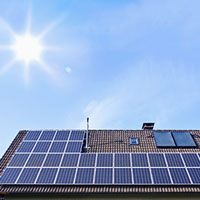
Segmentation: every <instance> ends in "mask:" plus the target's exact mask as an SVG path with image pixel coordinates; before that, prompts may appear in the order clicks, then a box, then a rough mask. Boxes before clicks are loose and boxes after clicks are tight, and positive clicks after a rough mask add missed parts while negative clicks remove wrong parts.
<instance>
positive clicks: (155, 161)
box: [148, 153, 166, 167]
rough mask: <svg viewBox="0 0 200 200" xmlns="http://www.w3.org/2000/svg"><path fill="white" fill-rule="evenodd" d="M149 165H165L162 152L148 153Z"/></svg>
mask: <svg viewBox="0 0 200 200" xmlns="http://www.w3.org/2000/svg"><path fill="white" fill-rule="evenodd" d="M148 155H149V161H150V166H151V167H166V163H165V159H164V156H163V154H162V153H149V154H148Z"/></svg>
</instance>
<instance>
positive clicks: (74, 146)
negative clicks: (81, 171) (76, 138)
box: [66, 142, 83, 152]
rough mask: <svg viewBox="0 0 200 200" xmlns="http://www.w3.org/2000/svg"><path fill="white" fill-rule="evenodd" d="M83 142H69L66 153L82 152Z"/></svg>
mask: <svg viewBox="0 0 200 200" xmlns="http://www.w3.org/2000/svg"><path fill="white" fill-rule="evenodd" d="M82 145H83V143H82V142H68V144H67V149H66V152H81V150H82Z"/></svg>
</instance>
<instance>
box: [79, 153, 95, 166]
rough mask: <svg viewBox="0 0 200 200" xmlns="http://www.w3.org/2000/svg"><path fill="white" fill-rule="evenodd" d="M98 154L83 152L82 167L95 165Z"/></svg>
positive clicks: (80, 164)
mask: <svg viewBox="0 0 200 200" xmlns="http://www.w3.org/2000/svg"><path fill="white" fill-rule="evenodd" d="M95 159H96V154H81V158H80V162H79V166H80V167H94V166H95Z"/></svg>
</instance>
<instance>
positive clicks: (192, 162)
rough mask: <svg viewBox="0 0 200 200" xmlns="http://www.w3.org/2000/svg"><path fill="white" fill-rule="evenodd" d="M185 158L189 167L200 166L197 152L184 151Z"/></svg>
mask: <svg viewBox="0 0 200 200" xmlns="http://www.w3.org/2000/svg"><path fill="white" fill-rule="evenodd" d="M182 156H183V159H184V161H185V165H186V166H187V167H200V160H199V158H198V156H197V154H194V153H187V154H186V153H183V154H182Z"/></svg>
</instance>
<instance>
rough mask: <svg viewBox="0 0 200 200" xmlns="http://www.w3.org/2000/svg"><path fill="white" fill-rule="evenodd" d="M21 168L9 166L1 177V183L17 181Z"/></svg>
mask: <svg viewBox="0 0 200 200" xmlns="http://www.w3.org/2000/svg"><path fill="white" fill-rule="evenodd" d="M21 170H22V169H21V168H7V169H6V170H5V171H4V173H3V174H2V176H1V177H0V183H4V184H11V183H15V181H16V180H17V177H18V176H19V174H20V172H21Z"/></svg>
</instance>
